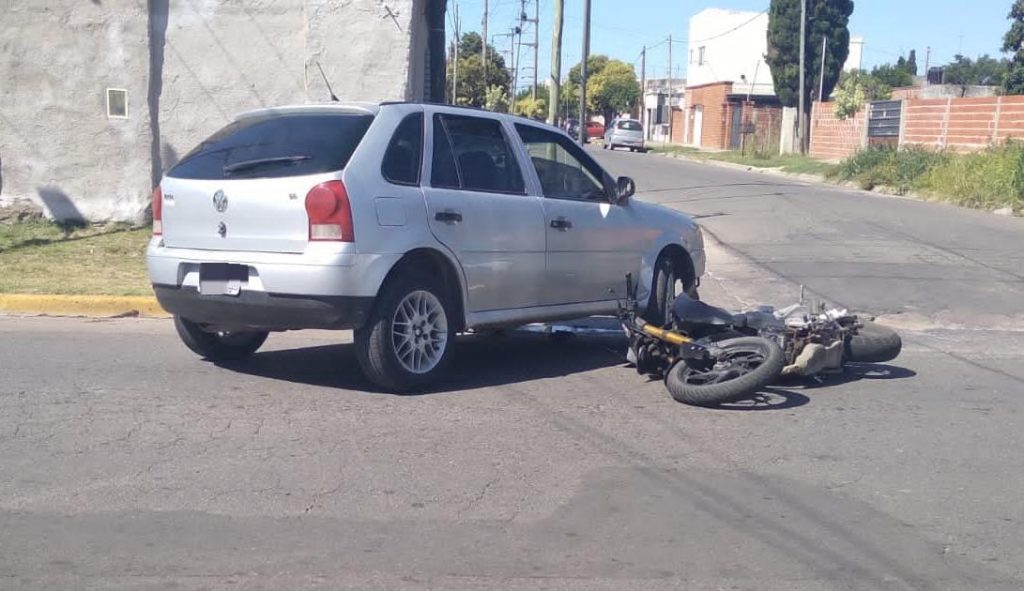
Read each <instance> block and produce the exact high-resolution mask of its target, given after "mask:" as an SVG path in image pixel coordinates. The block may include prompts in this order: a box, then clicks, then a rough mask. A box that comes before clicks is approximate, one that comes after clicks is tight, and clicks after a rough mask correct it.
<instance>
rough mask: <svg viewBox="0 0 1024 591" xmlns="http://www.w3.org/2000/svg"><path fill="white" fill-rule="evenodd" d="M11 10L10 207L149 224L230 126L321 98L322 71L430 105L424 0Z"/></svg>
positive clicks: (6, 115)
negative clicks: (160, 193)
mask: <svg viewBox="0 0 1024 591" xmlns="http://www.w3.org/2000/svg"><path fill="white" fill-rule="evenodd" d="M5 4H7V6H6V7H5V9H4V10H5V12H4V16H3V26H2V27H0V49H2V55H0V81H2V83H0V162H2V165H0V174H2V185H0V205H2V204H3V203H9V202H11V201H15V200H25V199H28V200H31V201H33V202H35V203H37V204H38V205H40V206H42V207H43V208H44V210H45V212H46V213H47V214H48V215H50V216H51V217H56V218H76V217H80V218H85V219H90V220H108V219H114V220H131V221H139V220H141V219H142V218H143V217H144V216H145V212H146V208H147V206H148V203H149V195H150V190H151V187H152V186H153V182H154V180H155V179H157V178H159V175H160V174H161V173H162V172H163V171H165V170H166V169H167V168H169V167H170V166H172V165H173V164H174V163H175V162H177V160H178V158H180V157H181V156H182V155H184V154H185V153H186V152H187V151H188V150H190V149H191V148H192V146H194V145H195V144H196V143H197V142H199V141H200V140H202V139H203V138H204V137H206V136H208V135H209V134H210V133H212V132H214V131H216V130H217V129H218V128H220V127H221V126H223V125H224V124H225V123H226V122H228V121H230V119H231V118H232V117H233V116H234V115H235V114H237V113H239V112H242V111H246V110H250V109H255V108H260V107H267V106H274V105H282V104H293V103H307V102H327V101H328V100H329V93H328V91H327V89H326V86H325V84H324V82H323V79H322V77H321V75H320V71H319V69H318V68H317V63H318V62H319V64H320V65H321V66H322V67H323V70H324V72H325V73H326V75H327V77H328V79H329V80H330V82H331V85H332V86H333V89H334V92H335V94H337V95H338V97H339V98H341V99H342V100H368V101H379V100H387V99H397V100H408V99H418V98H422V97H423V93H424V83H423V81H422V80H420V79H418V78H417V76H419V78H422V73H423V71H424V66H423V63H425V60H426V56H425V55H423V54H424V53H425V47H426V36H427V31H426V28H427V27H426V20H425V17H424V8H423V7H424V4H425V0H348V1H345V0H246V1H245V2H238V1H232V0H150V1H149V2H148V3H147V2H139V1H137V0H103V1H102V2H99V1H96V0H89V1H86V0H34V1H33V2H9V3H5ZM147 6H148V7H149V8H148V9H147ZM108 87H111V88H123V89H126V90H128V103H129V113H128V118H127V119H108V118H107V114H106V89H107V88H108Z"/></svg>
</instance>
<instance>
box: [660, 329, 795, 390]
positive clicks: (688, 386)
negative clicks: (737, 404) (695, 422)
mask: <svg viewBox="0 0 1024 591" xmlns="http://www.w3.org/2000/svg"><path fill="white" fill-rule="evenodd" d="M715 344H716V346H718V347H720V348H722V349H726V350H727V351H730V352H732V353H734V354H742V353H744V352H747V353H753V354H756V355H758V356H760V357H761V358H762V359H763V360H762V361H761V362H760V364H759V365H757V366H756V367H754V368H753V370H751V371H749V372H748V373H744V374H742V375H739V376H737V377H735V378H732V379H727V380H726V381H723V382H717V383H711V384H699V383H690V382H688V381H687V379H690V378H691V376H690V375H689V374H691V373H693V370H692V368H691V367H690V366H689V365H687V362H686V361H685V360H684V361H680V362H678V363H676V364H675V365H674V366H672V369H670V370H669V372H668V375H666V376H665V385H666V386H668V391H669V393H670V394H671V395H672V398H674V399H675V400H676V401H677V402H682V403H683V404H690V405H693V406H717V405H719V404H723V403H726V402H732V401H736V400H742V399H744V398H745V397H747V396H749V395H751V394H753V393H755V392H757V391H758V390H760V389H761V388H763V387H765V386H767V385H768V384H770V383H772V382H773V381H775V380H776V379H778V377H779V375H780V374H781V373H782V368H783V366H784V365H785V355H784V354H783V352H782V349H780V348H779V346H778V345H777V344H776V343H775V342H774V341H770V340H768V339H764V338H761V337H739V338H734V339H725V340H723V341H718V342H717V343H715Z"/></svg>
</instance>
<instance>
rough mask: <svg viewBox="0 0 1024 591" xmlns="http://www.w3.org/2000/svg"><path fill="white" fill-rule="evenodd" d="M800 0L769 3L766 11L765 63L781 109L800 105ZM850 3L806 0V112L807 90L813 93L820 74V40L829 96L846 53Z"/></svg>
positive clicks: (837, 0)
mask: <svg viewBox="0 0 1024 591" xmlns="http://www.w3.org/2000/svg"><path fill="white" fill-rule="evenodd" d="M800 1H801V0H771V4H770V6H769V8H768V54H767V55H766V56H765V60H766V61H767V62H768V67H769V68H771V71H772V78H773V79H774V81H775V94H776V95H778V97H779V100H780V101H781V102H782V104H783V105H784V106H787V107H795V106H797V105H798V104H799V102H800V92H801V89H800ZM851 14H853V1H852V0H807V42H806V46H805V55H804V58H805V60H806V72H805V75H806V81H805V84H804V88H803V93H804V99H805V100H806V101H807V103H806V104H807V109H808V111H809V110H810V97H811V91H812V90H817V88H818V86H819V83H820V81H819V77H820V72H821V45H822V39H823V38H825V37H827V39H828V41H827V44H826V46H825V80H824V96H829V95H831V94H832V90H833V89H834V88H835V86H836V83H837V82H838V81H839V74H840V72H842V69H843V64H845V63H846V58H847V57H848V56H849V54H850V30H849V29H848V28H847V25H848V24H849V22H850V15H851Z"/></svg>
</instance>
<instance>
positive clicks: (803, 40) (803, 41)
mask: <svg viewBox="0 0 1024 591" xmlns="http://www.w3.org/2000/svg"><path fill="white" fill-rule="evenodd" d="M806 58H807V0H800V106H799V108H800V115H799V118H798V120H799V121H800V134H799V135H800V153H801V154H806V153H807V137H806V136H807V125H806V124H807V117H806V116H805V115H804V109H805V108H806V104H805V103H806V100H807V99H806V95H807V86H806V79H805V74H804V70H805V67H806V64H805V62H806Z"/></svg>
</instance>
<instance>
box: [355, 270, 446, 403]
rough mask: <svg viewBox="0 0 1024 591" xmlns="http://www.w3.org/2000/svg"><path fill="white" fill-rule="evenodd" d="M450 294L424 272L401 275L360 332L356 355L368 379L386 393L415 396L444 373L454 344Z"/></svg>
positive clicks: (379, 298) (381, 295)
mask: <svg viewBox="0 0 1024 591" xmlns="http://www.w3.org/2000/svg"><path fill="white" fill-rule="evenodd" d="M448 299H449V298H448V297H447V294H446V290H445V289H444V288H443V286H442V285H441V284H440V283H439V282H438V281H436V280H435V279H434V278H433V277H430V276H429V275H425V274H423V273H410V274H399V275H398V276H396V277H395V278H394V279H392V280H391V281H389V282H388V283H387V284H386V285H385V287H384V289H383V290H382V291H381V294H380V296H379V297H378V300H377V303H376V305H375V306H374V310H373V313H372V314H371V316H370V318H369V319H368V320H367V323H366V325H365V326H363V327H362V328H360V329H358V330H356V333H355V337H356V354H357V356H358V358H359V365H360V366H361V367H362V369H363V373H365V374H366V377H367V378H368V379H369V380H370V381H371V382H373V383H374V384H376V385H377V386H379V387H381V388H384V389H385V390H391V391H393V392H411V391H415V390H419V389H422V388H424V387H426V386H427V385H429V384H431V383H433V382H435V381H436V380H437V379H438V378H439V377H440V376H441V375H442V374H443V373H444V371H445V369H446V368H447V366H448V363H449V361H450V358H451V349H452V346H453V345H454V342H455V324H454V318H453V316H452V312H451V310H452V308H451V303H450V302H449V301H448Z"/></svg>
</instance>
